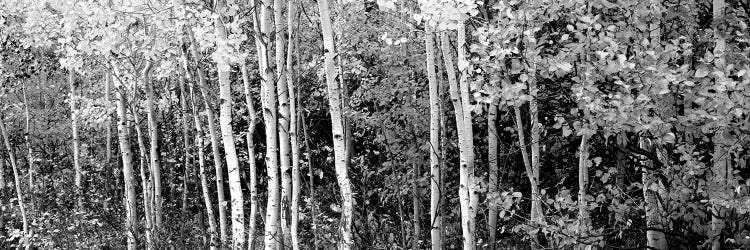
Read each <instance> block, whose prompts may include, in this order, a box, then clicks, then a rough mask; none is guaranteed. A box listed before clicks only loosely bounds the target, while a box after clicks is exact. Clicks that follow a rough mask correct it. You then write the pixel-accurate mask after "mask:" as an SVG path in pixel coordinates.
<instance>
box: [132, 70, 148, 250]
mask: <svg viewBox="0 0 750 250" xmlns="http://www.w3.org/2000/svg"><path fill="white" fill-rule="evenodd" d="M137 87H138V84H137V83H136V82H134V83H133V92H134V93H135V95H134V96H133V100H132V103H134V104H135V103H137V101H138V99H137V94H138V89H137ZM131 113H132V114H133V120H134V124H133V126H134V127H135V133H136V140H137V142H138V155H139V157H138V159H139V160H140V164H139V166H140V169H139V171H140V176H141V186H142V187H141V189H143V217H145V222H146V228H145V237H146V248H147V249H152V248H153V247H154V244H153V237H152V236H153V231H154V196H153V190H154V184H153V168H151V165H150V162H151V161H150V159H149V157H150V156H149V155H146V151H147V149H146V143H145V139H144V136H143V132H142V130H141V118H140V114H139V111H138V108H137V105H134V106H132V107H131ZM129 127H130V126H128V130H130V128H129ZM147 169H148V170H147ZM149 171H151V174H152V175H151V178H149V177H148V172H149Z"/></svg>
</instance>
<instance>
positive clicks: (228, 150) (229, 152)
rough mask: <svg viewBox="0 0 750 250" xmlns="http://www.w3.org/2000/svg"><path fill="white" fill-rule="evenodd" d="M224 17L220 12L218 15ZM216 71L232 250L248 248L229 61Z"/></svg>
mask: <svg viewBox="0 0 750 250" xmlns="http://www.w3.org/2000/svg"><path fill="white" fill-rule="evenodd" d="M216 2H217V6H218V7H217V8H218V9H219V10H221V9H223V7H224V1H222V0H218V1H216ZM219 14H221V13H219ZM215 24H216V32H217V34H218V39H220V40H223V39H226V38H227V37H226V31H225V30H224V29H225V27H224V24H223V23H222V22H221V20H220V18H218V17H217V18H216V20H215ZM217 59H218V60H217V61H216V68H217V71H218V73H219V98H220V100H219V107H220V109H219V125H220V128H221V138H222V141H223V142H224V154H225V156H226V161H227V173H228V174H227V175H228V178H229V194H230V196H231V198H232V199H231V204H232V210H231V212H232V248H233V249H241V248H245V240H246V236H245V213H244V199H243V197H242V185H241V183H240V163H239V159H238V158H237V149H236V147H235V144H234V132H233V129H232V89H231V88H232V87H231V82H230V80H229V69H230V65H229V59H228V58H226V57H221V58H217Z"/></svg>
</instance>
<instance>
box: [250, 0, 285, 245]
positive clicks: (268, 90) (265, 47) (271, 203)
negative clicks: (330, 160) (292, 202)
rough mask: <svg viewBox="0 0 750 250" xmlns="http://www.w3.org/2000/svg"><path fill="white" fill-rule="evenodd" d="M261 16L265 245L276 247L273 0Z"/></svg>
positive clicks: (266, 3) (265, 0)
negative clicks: (264, 157)
mask: <svg viewBox="0 0 750 250" xmlns="http://www.w3.org/2000/svg"><path fill="white" fill-rule="evenodd" d="M260 3H261V5H262V6H256V9H258V8H259V9H260V16H259V18H257V21H258V23H256V26H258V27H260V32H259V36H260V44H259V45H260V46H259V50H258V53H259V54H260V55H259V56H260V57H259V58H260V60H258V61H259V66H260V67H259V71H260V74H261V85H262V86H261V92H262V94H261V101H262V106H263V107H262V109H263V120H264V125H265V130H266V159H265V161H266V172H267V174H268V185H267V186H268V199H267V202H266V220H265V228H264V231H265V232H264V240H263V241H264V245H265V248H266V249H275V248H277V244H278V243H279V240H280V239H279V237H280V236H281V230H279V218H280V216H279V209H280V201H279V200H280V198H281V197H280V195H281V193H280V190H279V184H280V182H279V158H278V154H279V152H278V150H279V144H278V126H277V125H278V122H277V120H276V111H277V106H276V87H275V86H274V80H275V79H274V71H273V69H272V68H271V67H270V65H271V58H270V54H271V46H270V45H271V28H272V26H271V14H272V13H273V12H272V11H273V10H272V8H273V1H272V0H263V1H261V2H260Z"/></svg>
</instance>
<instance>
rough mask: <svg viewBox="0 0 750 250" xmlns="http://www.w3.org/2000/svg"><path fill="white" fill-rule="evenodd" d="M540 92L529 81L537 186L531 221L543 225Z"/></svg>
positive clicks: (533, 159) (532, 158)
mask: <svg viewBox="0 0 750 250" xmlns="http://www.w3.org/2000/svg"><path fill="white" fill-rule="evenodd" d="M532 72H534V71H532ZM538 92H539V90H538V89H537V85H536V80H534V79H531V80H529V95H531V100H529V115H530V116H531V117H530V119H531V125H530V126H531V170H532V178H533V179H534V182H535V183H536V184H537V185H536V186H535V187H534V186H532V187H533V188H532V189H531V221H532V222H534V223H538V224H541V223H542V220H543V219H544V213H543V212H542V198H541V196H540V195H541V194H540V193H539V169H540V162H539V160H540V159H539V141H540V140H541V134H540V132H541V131H540V130H541V128H542V124H541V123H539V110H538V108H537V106H538V104H537V102H538V100H539V97H538Z"/></svg>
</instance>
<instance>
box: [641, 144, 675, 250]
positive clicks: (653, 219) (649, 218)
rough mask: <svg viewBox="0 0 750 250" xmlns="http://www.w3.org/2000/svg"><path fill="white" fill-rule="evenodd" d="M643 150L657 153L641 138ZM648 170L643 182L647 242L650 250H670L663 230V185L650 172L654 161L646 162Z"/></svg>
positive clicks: (652, 171) (654, 172) (664, 215)
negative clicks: (661, 192) (660, 195)
mask: <svg viewBox="0 0 750 250" xmlns="http://www.w3.org/2000/svg"><path fill="white" fill-rule="evenodd" d="M639 144H640V147H641V149H643V150H645V151H647V152H655V150H654V148H655V147H656V146H655V145H653V144H652V143H651V141H650V140H648V139H645V138H641V139H640V142H639ZM644 165H645V166H647V167H646V168H643V174H642V176H641V177H642V182H643V199H644V203H645V205H644V210H646V227H647V228H648V229H647V230H646V240H647V246H648V247H649V248H650V249H658V250H666V249H668V247H669V246H668V245H667V238H666V235H665V234H664V231H663V229H664V228H665V227H664V225H665V223H666V219H667V218H666V216H667V215H666V214H665V213H664V207H663V206H662V204H661V202H660V201H659V198H658V196H659V190H660V189H662V188H663V184H662V183H661V181H659V180H658V177H657V176H656V171H654V170H650V169H653V168H654V162H653V160H645V163H644Z"/></svg>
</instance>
